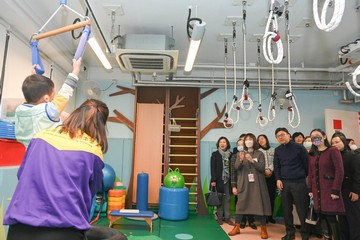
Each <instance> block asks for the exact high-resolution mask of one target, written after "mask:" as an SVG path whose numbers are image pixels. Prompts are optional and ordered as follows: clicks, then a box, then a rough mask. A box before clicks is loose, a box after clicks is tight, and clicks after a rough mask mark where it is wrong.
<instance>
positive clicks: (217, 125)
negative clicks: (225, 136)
mask: <svg viewBox="0 0 360 240" xmlns="http://www.w3.org/2000/svg"><path fill="white" fill-rule="evenodd" d="M216 90H218V88H212V89H210V90H208V91H206V92H204V93H202V94H201V95H200V99H203V98H205V97H207V96H209V95H210V94H212V93H213V92H215V91H216ZM214 105H215V110H216V115H217V116H216V117H215V118H214V119H213V120H212V121H211V122H210V123H209V124H208V125H207V126H206V127H204V128H203V129H202V130H201V132H200V138H203V137H204V136H205V135H206V134H207V133H208V132H209V131H210V130H211V129H214V128H225V126H224V123H223V122H219V120H220V119H221V118H222V117H223V116H224V114H225V110H226V104H225V105H224V107H223V109H222V110H221V111H220V110H219V107H218V105H217V103H214Z"/></svg>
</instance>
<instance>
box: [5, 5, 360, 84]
mask: <svg viewBox="0 0 360 240" xmlns="http://www.w3.org/2000/svg"><path fill="white" fill-rule="evenodd" d="M85 1H88V3H89V4H90V6H91V8H92V10H93V13H94V16H95V18H96V20H97V21H98V24H99V27H100V30H101V31H102V32H103V35H104V38H105V41H106V43H107V44H108V45H109V46H111V38H112V37H113V36H116V35H117V34H118V33H119V32H118V31H119V29H120V35H125V34H133V33H136V34H165V35H168V36H170V37H173V38H174V39H175V49H177V50H179V65H180V66H182V65H183V64H184V62H185V58H186V54H187V49H188V46H189V41H188V38H187V33H186V22H187V17H188V9H189V6H191V7H192V15H191V17H198V18H201V19H202V20H203V21H205V22H206V23H207V26H206V32H205V35H204V38H203V42H202V45H201V48H200V51H199V54H198V57H197V59H196V65H205V66H209V67H216V66H218V68H219V69H221V67H223V66H224V42H223V37H221V36H223V35H227V36H231V34H232V30H233V29H232V26H231V22H232V20H233V19H236V20H238V21H237V22H238V23H239V24H238V25H237V26H236V31H237V38H236V44H237V53H236V57H237V65H239V66H243V63H244V57H243V53H244V52H243V35H242V34H243V32H242V27H241V25H242V20H241V17H242V13H243V5H242V3H243V1H242V0H171V1H169V0H127V1H125V0H101V1H100V0H71V1H68V3H67V5H68V6H69V7H70V8H72V9H74V10H76V11H78V12H79V13H81V14H82V15H85V12H86V4H85ZM279 2H280V3H281V4H283V3H284V1H283V0H279ZM312 2H313V1H311V0H289V16H290V35H291V36H292V37H291V38H292V39H293V40H294V42H293V43H292V44H291V67H293V68H299V69H301V68H314V69H317V68H320V69H323V68H324V69H327V68H332V69H333V68H337V67H339V66H340V62H339V58H338V51H339V48H340V47H341V46H344V45H347V44H349V43H351V42H353V41H355V40H356V39H359V38H360V12H359V11H358V10H357V9H356V8H358V7H359V6H360V3H359V2H360V1H359V0H346V6H345V11H344V15H343V17H342V21H341V23H340V25H339V26H338V27H337V28H336V29H335V30H333V31H332V32H324V31H321V30H319V29H318V28H317V26H316V25H315V23H314V20H313V19H314V18H313V11H312ZM319 2H320V3H321V2H323V1H321V0H320V1H319ZM269 4H270V0H248V1H247V6H246V13H247V17H246V28H247V36H246V45H247V46H246V49H247V55H246V56H247V66H249V67H250V66H255V65H254V64H255V63H256V61H257V43H256V40H257V38H259V36H260V37H261V36H262V35H263V34H264V31H265V23H266V19H267V16H268V11H269ZM59 5H60V1H59V0H46V1H45V0H31V1H23V0H5V1H2V4H1V8H0V16H1V18H2V20H3V21H5V22H6V23H8V24H9V25H10V27H11V29H12V30H13V31H14V32H17V33H18V34H21V35H23V37H24V38H25V39H29V38H30V36H31V35H32V34H33V33H34V32H37V31H38V30H39V29H40V27H41V26H43V25H44V24H45V22H46V21H47V20H48V19H49V18H50V16H51V14H53V13H54V12H55V10H56V9H57V8H58V7H59ZM112 11H115V18H114V20H113V21H112V18H111V13H112ZM329 11H330V12H331V11H332V9H331V8H330V10H329ZM76 17H77V16H76V15H75V14H74V13H72V12H70V11H60V12H59V13H58V14H57V15H56V16H55V17H54V19H53V20H51V22H50V23H49V24H48V26H47V28H46V29H44V31H48V30H51V29H55V28H59V27H62V26H66V25H69V24H71V23H72V22H73V20H74V19H75V18H76ZM89 17H90V18H91V19H92V20H94V19H93V16H91V14H90V13H89ZM112 26H113V27H112ZM92 28H93V34H94V35H95V36H96V37H97V38H98V40H103V39H102V38H101V37H100V35H99V29H97V27H96V24H94V23H93V25H92ZM279 29H280V33H281V36H282V40H283V42H284V43H285V41H286V39H285V34H286V32H285V20H284V17H282V18H280V19H279ZM44 31H43V32H44ZM111 31H113V32H114V35H111ZM230 39H231V40H232V37H231V38H230ZM102 44H104V42H102ZM50 46H51V47H50ZM76 46H77V42H76V41H75V40H72V37H71V34H70V33H63V34H61V35H58V36H56V37H51V38H47V39H43V40H40V42H39V49H40V50H41V51H42V52H43V53H45V54H46V55H47V56H49V57H50V58H51V59H55V60H54V61H55V62H56V63H58V64H60V65H65V62H66V63H68V62H69V60H70V59H71V58H72V56H73V54H74V52H75V49H76ZM53 47H55V49H54V48H53ZM103 47H104V45H103ZM284 51H285V53H284V55H285V56H287V53H286V45H284ZM229 53H230V54H232V51H231V48H230V50H229ZM231 56H232V55H231ZM229 58H230V60H229V64H232V57H229ZM110 59H111V62H112V64H113V67H114V68H117V67H118V65H117V63H116V61H115V58H114V55H111V56H110ZM355 60H356V59H355ZM358 60H360V56H359V59H358ZM84 62H85V64H86V65H87V66H88V67H93V66H101V65H100V63H99V62H98V60H97V59H96V58H95V56H94V55H93V54H92V52H91V50H89V49H88V50H87V52H86V55H85V59H84ZM261 63H262V64H261V65H262V66H263V67H268V66H269V64H268V63H267V62H265V60H264V57H263V56H262V57H261ZM354 66H356V65H353V66H352V67H354ZM276 67H277V68H286V67H287V59H286V58H284V60H283V61H282V63H280V64H279V65H277V66H276ZM195 70H196V67H195ZM179 71H181V72H182V68H178V74H180V73H179ZM221 71H222V72H223V70H221ZM175 75H176V74H175ZM313 78H316V77H313Z"/></svg>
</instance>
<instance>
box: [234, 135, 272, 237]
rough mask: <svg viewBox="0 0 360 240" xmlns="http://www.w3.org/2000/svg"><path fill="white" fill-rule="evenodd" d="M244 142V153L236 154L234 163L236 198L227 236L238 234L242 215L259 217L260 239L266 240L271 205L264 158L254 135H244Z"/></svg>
mask: <svg viewBox="0 0 360 240" xmlns="http://www.w3.org/2000/svg"><path fill="white" fill-rule="evenodd" d="M244 140H245V146H244V151H241V152H239V153H238V155H237V157H236V162H235V169H236V171H237V186H236V188H235V189H234V188H233V194H234V195H237V196H238V201H237V204H236V216H235V227H234V228H233V230H232V231H231V232H229V233H228V234H229V235H230V236H234V235H236V234H239V233H240V221H241V218H242V215H244V214H252V215H257V216H260V217H261V224H260V225H261V238H262V239H267V238H268V233H267V229H266V216H269V215H271V205H270V198H269V193H268V189H267V186H266V180H265V175H264V172H265V157H264V154H263V153H262V152H261V151H259V150H258V149H259V145H258V143H257V141H256V137H255V135H254V134H252V133H248V134H246V136H245V138H244Z"/></svg>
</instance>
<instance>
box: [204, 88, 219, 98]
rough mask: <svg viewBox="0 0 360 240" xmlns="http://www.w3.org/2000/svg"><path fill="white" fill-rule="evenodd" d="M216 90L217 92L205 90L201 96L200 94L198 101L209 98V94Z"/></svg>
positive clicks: (213, 89)
mask: <svg viewBox="0 0 360 240" xmlns="http://www.w3.org/2000/svg"><path fill="white" fill-rule="evenodd" d="M216 90H218V88H212V89H210V90H207V91H206V92H203V93H202V94H200V99H203V98H206V97H207V96H209V95H210V94H212V93H213V92H215V91H216Z"/></svg>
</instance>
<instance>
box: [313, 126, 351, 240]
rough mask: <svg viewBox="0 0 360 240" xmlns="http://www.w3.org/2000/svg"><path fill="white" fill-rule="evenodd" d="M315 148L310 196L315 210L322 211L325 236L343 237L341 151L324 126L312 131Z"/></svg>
mask: <svg viewBox="0 0 360 240" xmlns="http://www.w3.org/2000/svg"><path fill="white" fill-rule="evenodd" d="M310 136H311V140H312V143H313V145H312V147H311V149H310V152H309V155H310V157H309V174H308V185H309V196H310V197H312V198H313V199H314V208H315V211H316V212H317V213H318V214H319V220H320V224H321V227H322V230H323V234H324V239H332V235H333V237H334V239H335V240H339V239H342V238H341V232H340V226H339V223H338V221H337V218H336V216H337V215H339V214H344V212H345V207H344V203H343V199H342V195H341V186H342V181H343V178H344V166H343V161H342V158H341V154H340V151H339V150H338V149H337V148H335V147H331V146H330V144H329V142H328V140H327V138H326V134H325V133H324V132H323V131H322V130H321V129H314V130H312V131H311V133H310Z"/></svg>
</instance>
